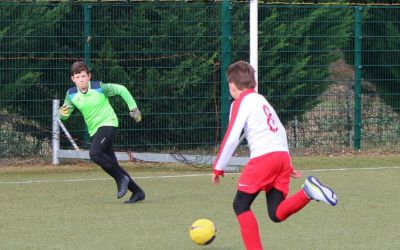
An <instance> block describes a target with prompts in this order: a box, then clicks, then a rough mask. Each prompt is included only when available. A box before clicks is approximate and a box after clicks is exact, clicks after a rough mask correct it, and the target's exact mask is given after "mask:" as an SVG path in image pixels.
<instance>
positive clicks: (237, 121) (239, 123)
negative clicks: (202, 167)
mask: <svg viewBox="0 0 400 250" xmlns="http://www.w3.org/2000/svg"><path fill="white" fill-rule="evenodd" d="M247 110H248V109H247V108H246V107H244V106H243V105H240V103H237V102H234V103H233V104H232V106H231V114H230V121H229V125H228V129H227V131H226V133H225V136H224V139H223V141H222V144H221V148H220V150H219V153H218V156H217V159H216V160H215V162H214V164H213V180H212V181H213V183H214V184H218V182H219V176H221V175H222V176H223V175H224V171H225V168H226V166H227V165H228V162H229V159H230V158H231V157H232V155H233V152H234V151H235V149H236V147H237V145H238V143H239V138H240V134H241V132H242V130H243V127H244V125H245V123H246V120H247V116H248V111H247Z"/></svg>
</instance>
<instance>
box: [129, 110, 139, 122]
mask: <svg viewBox="0 0 400 250" xmlns="http://www.w3.org/2000/svg"><path fill="white" fill-rule="evenodd" d="M129 115H130V116H131V117H132V118H133V119H134V120H135V122H140V121H141V120H142V114H141V113H140V111H139V109H138V108H134V109H132V110H131V111H130V112H129Z"/></svg>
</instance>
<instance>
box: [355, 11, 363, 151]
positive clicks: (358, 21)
mask: <svg viewBox="0 0 400 250" xmlns="http://www.w3.org/2000/svg"><path fill="white" fill-rule="evenodd" d="M361 77H362V7H360V6H356V7H355V20H354V149H355V150H360V149H361V124H362V120H361V94H362V93H361Z"/></svg>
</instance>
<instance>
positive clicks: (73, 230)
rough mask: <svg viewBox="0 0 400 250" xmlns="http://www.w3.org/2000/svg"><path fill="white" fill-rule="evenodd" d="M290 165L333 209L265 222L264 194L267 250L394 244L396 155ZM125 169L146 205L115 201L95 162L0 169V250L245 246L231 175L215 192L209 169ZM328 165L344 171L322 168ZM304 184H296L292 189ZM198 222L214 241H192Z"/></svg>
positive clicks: (399, 179)
mask: <svg viewBox="0 0 400 250" xmlns="http://www.w3.org/2000/svg"><path fill="white" fill-rule="evenodd" d="M293 162H294V164H295V165H296V168H297V169H301V170H303V174H304V175H305V176H306V175H314V176H317V177H318V178H319V179H320V180H321V181H323V183H325V184H327V185H329V186H331V187H332V188H334V189H335V191H336V192H337V195H338V198H339V202H338V205H337V206H336V207H330V206H328V205H326V204H324V203H318V202H311V203H310V204H309V205H308V206H307V207H305V208H304V209H303V210H302V211H300V212H299V213H297V214H295V215H293V216H292V217H290V218H289V219H288V220H287V221H285V222H283V223H279V224H277V223H273V222H271V221H270V220H269V218H268V216H267V211H266V205H265V198H264V194H263V193H261V194H260V195H259V197H258V198H257V200H256V201H255V203H254V205H253V211H254V213H255V215H256V216H257V218H258V223H259V227H260V233H261V238H262V240H263V244H264V248H265V249H395V248H397V247H398V246H400V235H399V225H400V217H399V213H398V212H399V204H400V195H399V193H398V192H399V185H400V168H398V166H400V159H399V157H398V156H397V155H392V156H362V157H357V156H346V157H311V158H302V159H301V158H296V159H294V161H293ZM126 167H127V169H128V171H129V172H130V173H131V174H132V175H133V176H135V177H136V180H137V182H138V183H140V185H142V186H143V188H144V189H145V191H146V194H147V199H146V201H145V202H143V203H140V204H134V205H124V204H123V200H124V199H127V198H128V196H129V194H128V196H127V197H124V198H123V199H121V200H117V199H116V197H115V191H116V188H115V184H114V182H113V180H111V179H109V178H108V177H107V176H106V175H105V173H103V172H102V171H100V170H99V169H98V168H97V167H95V166H94V165H92V166H89V167H85V168H82V167H73V166H64V167H61V168H54V167H35V168H31V169H29V168H28V169H27V168H6V169H4V168H3V169H1V168H0V200H1V203H0V218H1V219H0V249H151V250H152V249H166V250H169V249H171V250H172V249H185V250H186V249H189V250H190V249H215V250H216V249H244V248H243V246H242V242H241V238H240V233H239V227H238V225H237V222H236V218H235V216H234V213H233V210H232V200H233V196H234V194H235V190H236V182H237V178H238V175H237V174H229V175H226V176H225V178H223V179H222V183H221V185H220V186H212V185H211V181H210V180H211V177H210V175H207V174H208V173H210V170H209V169H201V170H198V169H194V168H186V167H182V166H179V167H175V166H173V165H160V166H153V167H149V166H142V167H131V166H130V165H126ZM380 167H387V168H380ZM332 168H338V169H339V168H345V169H347V168H351V169H348V170H332V171H320V169H332ZM363 168H373V169H363ZM316 170H318V171H316ZM185 175H194V176H186V177H185ZM30 181H33V182H30ZM18 182H21V183H18ZM303 182H304V178H301V179H295V180H293V181H292V184H291V193H293V192H295V191H296V190H298V189H299V188H300V186H301V184H302V183H303ZM199 218H208V219H211V220H212V221H214V223H215V224H216V226H217V229H218V233H217V238H216V240H215V241H214V242H213V243H212V244H211V245H209V246H206V247H201V246H197V245H195V244H194V243H192V242H191V240H190V239H189V235H188V229H189V226H190V225H191V223H192V222H193V221H195V220H197V219H199Z"/></svg>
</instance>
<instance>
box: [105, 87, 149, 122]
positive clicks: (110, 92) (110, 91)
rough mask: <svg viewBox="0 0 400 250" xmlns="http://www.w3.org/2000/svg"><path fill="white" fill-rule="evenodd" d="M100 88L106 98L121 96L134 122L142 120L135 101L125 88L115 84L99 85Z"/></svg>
mask: <svg viewBox="0 0 400 250" xmlns="http://www.w3.org/2000/svg"><path fill="white" fill-rule="evenodd" d="M101 88H102V89H103V91H104V94H105V95H106V96H115V95H119V96H121V97H122V99H124V101H125V103H126V104H127V105H128V108H129V115H130V116H131V117H132V118H133V119H135V121H136V122H140V121H141V120H142V114H141V113H140V111H139V109H138V107H137V104H136V102H135V99H133V97H132V95H131V93H130V92H129V90H128V89H127V88H126V87H125V86H123V85H120V84H115V83H101Z"/></svg>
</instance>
